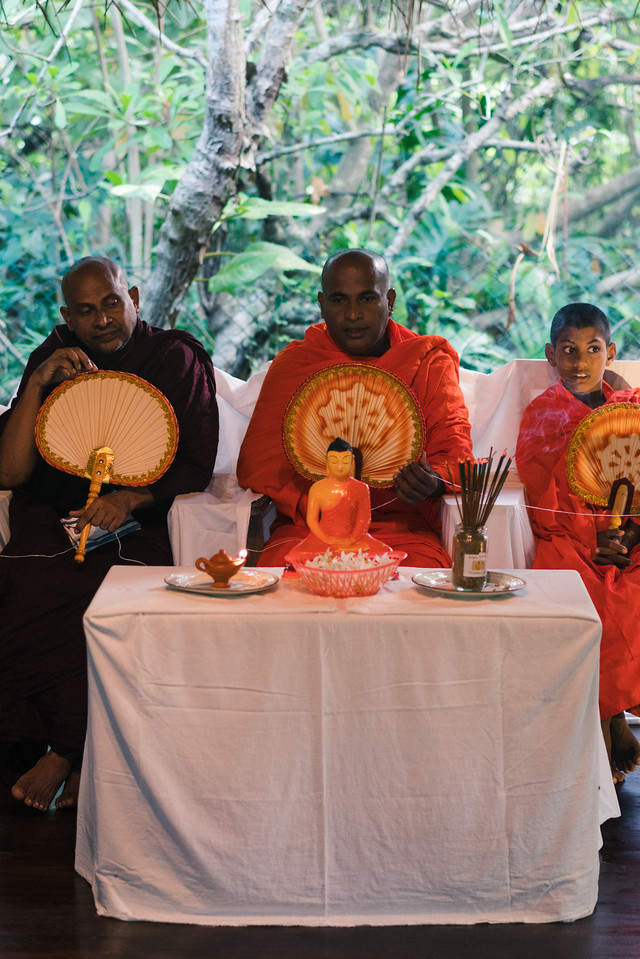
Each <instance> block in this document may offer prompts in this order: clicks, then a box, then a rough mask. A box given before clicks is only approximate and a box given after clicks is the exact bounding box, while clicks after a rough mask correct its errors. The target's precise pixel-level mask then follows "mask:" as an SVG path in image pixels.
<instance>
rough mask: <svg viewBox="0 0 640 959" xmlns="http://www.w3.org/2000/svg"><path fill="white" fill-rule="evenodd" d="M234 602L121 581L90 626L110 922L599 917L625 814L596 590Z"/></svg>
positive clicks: (83, 844)
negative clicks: (607, 750)
mask: <svg viewBox="0 0 640 959" xmlns="http://www.w3.org/2000/svg"><path fill="white" fill-rule="evenodd" d="M411 572H412V571H410V570H404V571H402V576H401V579H400V580H399V581H397V582H394V583H391V584H388V585H387V586H386V587H385V588H384V589H383V590H382V591H381V592H380V593H378V594H377V595H376V596H374V597H370V598H365V599H352V600H333V599H323V598H320V597H316V596H313V595H311V594H309V593H307V592H306V590H305V589H304V588H303V587H302V586H301V585H299V584H297V583H290V582H280V584H279V585H278V586H277V588H276V589H275V590H273V591H271V592H268V593H262V594H255V595H248V596H245V597H242V598H235V599H218V598H212V597H208V596H201V595H189V594H186V593H180V592H175V591H170V590H168V589H166V588H165V587H164V584H163V577H164V576H165V575H167V574H169V573H175V569H170V568H165V569H163V568H147V569H138V568H134V569H132V568H130V567H128V568H125V567H115V568H113V569H112V570H111V571H110V573H109V574H108V576H107V577H106V579H105V582H104V584H103V586H102V587H101V588H100V590H99V591H98V593H97V595H96V597H95V599H94V601H93V602H92V603H91V606H90V607H89V609H88V611H87V614H86V617H85V627H86V632H87V642H88V655H89V695H90V715H89V730H88V737H87V746H86V753H85V761H84V768H83V776H82V787H81V795H80V804H79V814H78V840H77V852H76V867H77V869H78V871H79V872H80V873H81V875H83V876H84V877H85V878H86V879H87V880H88V881H89V882H90V883H91V884H92V887H93V892H94V896H95V901H96V905H97V909H98V912H99V913H100V914H103V915H110V916H116V917H120V918H122V919H148V920H158V921H172V922H196V923H209V924H230V925H242V924H282V923H291V924H309V925H352V924H360V923H367V924H396V923H470V922H479V921H510V922H511V921H525V922H529V921H530V922H541V921H548V920H556V919H576V918H578V917H580V916H584V915H587V914H589V913H590V912H591V911H592V910H593V908H594V905H595V902H596V897H597V886H598V848H599V842H600V833H599V822H600V821H601V819H602V818H603V817H606V816H607V815H616V814H617V801H616V798H615V793H614V791H613V787H612V786H611V781H610V776H607V774H606V770H605V773H604V775H603V772H602V750H603V747H602V740H601V736H600V734H599V723H598V719H597V676H598V647H599V636H600V623H599V620H598V617H597V615H596V613H595V610H594V608H593V606H592V604H591V602H590V600H589V597H588V595H587V593H586V591H585V589H584V587H583V585H582V582H581V580H580V578H579V576H578V574H577V573H573V572H570V571H552V572H548V571H535V572H532V571H526V572H525V573H524V574H523V576H525V577H526V580H527V587H526V589H524V590H522V591H521V592H520V593H518V594H514V595H510V596H506V597H494V598H482V599H480V600H471V599H468V598H462V599H457V598H453V597H446V596H439V595H435V594H428V593H427V592H425V591H423V590H419V589H417V588H416V587H415V586H414V585H413V584H412V583H411V580H410V575H411Z"/></svg>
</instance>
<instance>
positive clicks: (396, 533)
mask: <svg viewBox="0 0 640 959" xmlns="http://www.w3.org/2000/svg"><path fill="white" fill-rule="evenodd" d="M388 331H389V339H390V347H389V349H388V350H387V351H386V353H384V354H383V355H382V356H374V357H354V356H351V355H350V354H349V353H345V352H343V351H342V350H341V349H340V348H339V347H338V346H337V344H336V343H335V342H334V340H333V339H332V338H331V337H330V336H329V333H328V331H327V328H326V326H325V324H324V323H317V324H315V325H314V326H311V327H309V329H308V330H307V332H306V334H305V337H304V339H303V340H294V341H293V342H292V343H290V344H289V345H288V346H287V347H286V348H285V349H284V350H282V352H281V353H279V354H278V356H276V358H275V359H274V361H273V363H272V364H271V367H270V368H269V372H268V373H267V376H266V378H265V381H264V384H263V386H262V390H261V392H260V396H259V397H258V402H257V403H256V407H255V410H254V413H253V416H252V418H251V422H250V423H249V428H248V430H247V433H246V436H245V439H244V442H243V444H242V448H241V450H240V456H239V459H238V468H237V473H238V482H239V483H240V485H241V486H243V487H245V488H247V489H253V490H255V491H256V492H259V493H266V494H267V495H268V496H270V497H271V499H272V500H273V501H274V503H275V505H276V507H277V510H278V514H279V524H278V525H277V527H276V528H275V530H274V531H273V532H272V535H271V537H270V539H269V541H268V542H267V543H266V544H265V548H264V550H263V552H262V554H261V557H260V563H262V564H265V565H268V566H281V565H283V564H284V562H285V556H286V554H287V553H288V552H289V550H290V549H291V547H292V546H293V545H294V544H295V543H296V542H299V541H300V540H302V539H304V537H305V536H307V534H308V532H309V530H308V528H307V525H306V522H305V518H306V513H307V493H308V490H309V486H310V485H311V484H310V481H309V480H306V479H305V478H304V477H303V476H301V475H300V474H299V473H297V472H296V471H295V470H294V468H293V466H291V464H290V462H289V460H288V459H287V456H286V453H285V451H284V447H283V445H282V440H281V429H282V421H283V418H284V414H285V410H286V407H287V404H288V403H289V400H290V399H291V397H292V396H293V394H294V393H295V391H296V390H297V389H298V387H299V386H300V385H301V384H302V383H303V382H304V381H305V380H306V379H307V378H308V377H309V376H312V375H313V374H314V373H316V372H318V371H319V370H322V369H326V368H327V367H330V366H335V365H337V364H338V363H357V362H362V363H366V364H368V365H370V366H378V367H380V368H381V369H383V370H387V371H389V372H390V373H393V374H395V375H396V376H398V377H400V379H402V380H403V381H404V382H405V383H406V384H407V386H409V387H410V388H411V389H412V390H413V392H414V394H415V396H416V398H417V400H418V402H419V404H420V406H421V408H422V411H423V414H424V418H425V423H426V439H425V452H426V455H427V459H428V461H429V463H430V465H431V467H432V469H433V470H435V472H436V473H438V474H439V475H440V476H441V477H442V478H443V479H446V477H447V467H446V464H447V462H451V464H452V466H453V465H454V464H455V463H456V462H457V460H458V459H465V458H467V457H469V456H471V428H470V426H469V415H468V413H467V408H466V406H465V402H464V397H463V395H462V391H461V389H460V385H459V380H458V355H457V353H456V352H455V350H454V349H453V347H452V346H451V345H450V344H449V343H447V341H446V340H445V339H443V338H442V337H440V336H418V335H417V334H416V333H413V332H412V331H411V330H407V329H406V328H405V327H402V326H399V325H398V324H397V323H394V322H393V320H389V328H388ZM439 506H440V497H433V498H431V499H428V500H426V501H425V502H423V503H421V504H420V505H419V506H408V505H406V504H405V503H402V502H401V501H400V500H399V499H398V498H397V496H396V494H395V492H394V490H393V489H372V490H371V527H370V529H369V532H370V534H371V535H372V536H374V537H376V538H377V539H380V540H382V541H383V542H384V543H388V544H389V546H390V547H391V548H392V549H399V550H404V551H405V552H406V553H407V554H408V556H407V559H406V560H405V561H404V562H405V565H407V566H441V567H442V566H450V565H451V560H450V557H449V555H448V554H447V552H446V550H445V549H444V547H443V546H442V543H441V541H440V537H439V534H440V529H441V526H440V518H439V515H438V510H439Z"/></svg>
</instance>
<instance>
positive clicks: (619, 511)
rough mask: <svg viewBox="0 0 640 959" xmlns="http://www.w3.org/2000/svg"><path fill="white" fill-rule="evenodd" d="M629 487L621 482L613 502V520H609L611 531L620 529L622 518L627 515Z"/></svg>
mask: <svg viewBox="0 0 640 959" xmlns="http://www.w3.org/2000/svg"><path fill="white" fill-rule="evenodd" d="M628 495H629V493H628V487H627V486H626V485H625V484H624V483H622V482H620V486H619V487H618V489H617V491H616V494H615V499H614V501H613V506H612V507H611V514H612V515H611V519H610V520H609V529H620V527H621V526H622V517H623V515H624V514H625V513H626V504H627V497H628Z"/></svg>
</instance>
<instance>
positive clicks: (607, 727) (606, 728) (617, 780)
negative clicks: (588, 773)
mask: <svg viewBox="0 0 640 959" xmlns="http://www.w3.org/2000/svg"><path fill="white" fill-rule="evenodd" d="M600 726H601V727H602V736H603V738H604V744H605V746H606V748H607V756H608V758H609V765H610V767H611V778H612V780H613V785H614V786H619V785H620V784H621V783H623V782H624V773H623V772H622V770H621V769H618V767H617V766H616V764H615V763H614V761H613V759H612V758H611V717H608V718H607V719H601V720H600Z"/></svg>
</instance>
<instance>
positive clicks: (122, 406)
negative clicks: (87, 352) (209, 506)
mask: <svg viewBox="0 0 640 959" xmlns="http://www.w3.org/2000/svg"><path fill="white" fill-rule="evenodd" d="M35 438H36V444H37V446H38V449H39V451H40V454H41V456H42V457H43V458H44V459H45V460H46V461H47V462H48V463H50V464H51V465H52V466H55V467H57V469H61V470H63V471H64V472H66V473H73V474H74V475H75V476H85V477H87V479H90V480H91V485H90V491H89V498H88V499H87V503H86V505H87V506H88V505H89V504H90V503H91V502H93V500H94V499H95V498H96V497H97V496H98V493H99V491H100V487H101V486H102V484H103V483H107V482H109V483H115V484H116V485H118V486H148V484H149V483H153V482H154V481H155V480H157V479H159V478H160V477H161V476H162V474H163V473H165V472H166V470H167V469H168V468H169V466H170V465H171V463H172V461H173V458H174V456H175V453H176V449H177V446H178V423H177V420H176V416H175V413H174V411H173V407H172V406H171V404H170V403H169V401H168V400H167V398H166V397H165V396H164V395H163V394H162V393H161V392H160V390H157V389H156V388H155V386H152V385H151V383H147V381H146V380H143V379H141V378H140V377H139V376H134V375H133V374H131V373H119V372H117V371H115V370H99V371H98V372H96V373H87V374H83V375H81V376H77V377H75V379H72V380H65V381H64V383H61V384H60V386H58V387H56V389H55V390H54V391H53V392H52V393H51V394H50V396H48V397H47V399H46V400H45V402H44V403H43V405H42V407H41V409H40V412H39V413H38V418H37V420H36V428H35ZM89 530H90V527H89V526H85V527H84V529H83V531H82V537H83V538H81V540H80V544H79V546H78V550H77V552H76V560H77V561H78V562H82V561H83V560H84V552H85V546H86V540H87V536H88V535H89Z"/></svg>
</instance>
